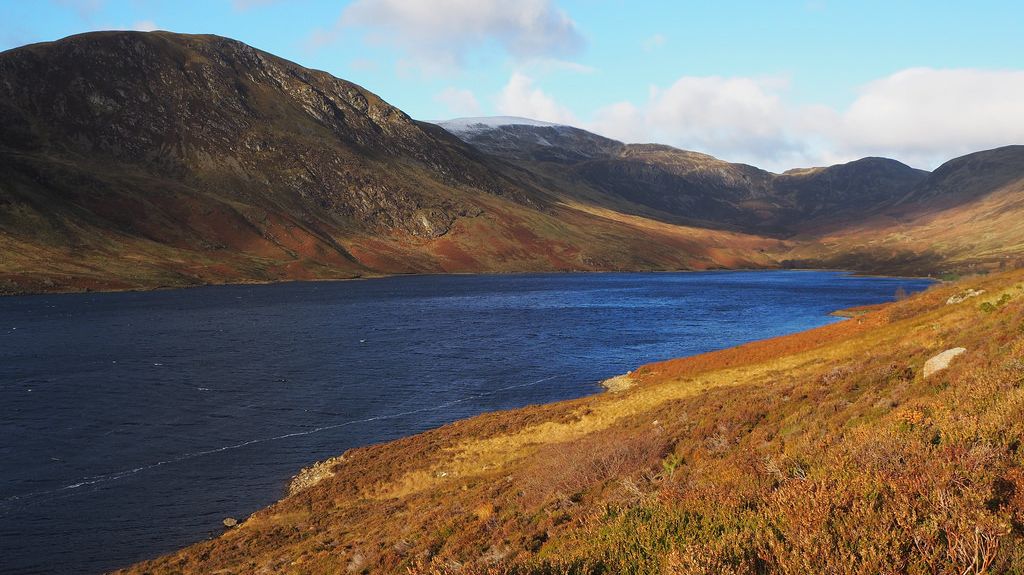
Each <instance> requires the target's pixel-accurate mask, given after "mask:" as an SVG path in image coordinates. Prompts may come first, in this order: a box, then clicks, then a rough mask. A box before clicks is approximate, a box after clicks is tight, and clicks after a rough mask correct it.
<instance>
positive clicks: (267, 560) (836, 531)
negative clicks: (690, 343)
mask: <svg viewBox="0 0 1024 575" xmlns="http://www.w3.org/2000/svg"><path fill="white" fill-rule="evenodd" d="M1022 285H1024V273H1021V272H1015V273H1010V274H1003V275H997V276H991V277H979V278H972V279H971V280H970V281H965V282H960V283H959V284H954V285H943V286H937V287H935V288H933V289H932V290H929V292H926V293H924V294H920V295H916V296H913V297H910V298H907V299H906V300H903V301H901V302H898V303H896V304H893V305H890V306H887V307H883V308H881V309H878V310H875V311H869V312H867V313H865V314H864V315H860V316H858V317H856V318H854V319H850V320H847V321H845V322H841V323H839V324H835V325H831V326H828V327H825V328H821V329H818V330H812V331H810V332H805V333H801V334H794V335H792V336H787V337H782V338H777V339H773V340H767V341H763V342H755V343H752V344H748V345H745V346H740V347H738V348H733V349H730V350H723V351H721V352H715V353H711V354H705V355H702V356H697V357H694V358H688V359H682V360H673V361H669V362H662V363H658V364H652V365H648V366H643V367H642V368H640V369H638V370H636V371H635V372H634V375H635V376H636V378H637V381H638V383H637V385H636V386H635V387H633V388H631V389H629V390H626V391H623V392H620V393H614V394H611V393H605V394H600V395H597V396H593V397H589V398H583V399H580V400H575V401H570V402H565V403H561V404H553V405H548V406H538V407H532V408H527V409H523V410H516V411H511V412H505V413H495V414H487V415H484V416H481V417H478V418H474V419H471V420H467V421H463V422H459V423H456V424H452V425H449V426H445V427H443V428H440V429H438V430H435V431H432V432H428V433H424V434H421V435H419V436H415V437H411V438H406V439H402V440H399V441H396V442H393V443H389V444H385V445H380V446H372V447H366V448H360V449H355V450H351V451H349V452H348V453H347V454H346V463H345V465H342V466H340V467H338V468H336V469H335V473H334V475H333V476H332V477H330V478H328V479H326V480H324V481H322V482H321V483H319V484H317V485H315V486H313V487H311V488H309V489H307V490H304V491H302V492H300V493H297V494H295V495H294V496H291V497H289V498H286V499H284V500H283V501H281V502H280V503H278V504H277V505H275V506H273V507H271V508H268V509H267V510H264V511H261V512H259V513H257V514H256V515H254V517H253V518H251V519H249V520H248V521H246V522H244V523H243V524H242V526H241V527H240V528H237V529H234V530H232V531H230V532H228V533H226V534H225V535H224V536H223V537H222V538H220V539H218V540H214V541H211V542H206V543H201V544H198V545H196V546H193V547H191V548H188V549H186V550H183V551H182V552H180V553H178V554H174V555H170V556H167V557H164V558H161V559H158V560H156V561H153V562H150V563H145V564H141V565H139V566H137V567H135V568H133V570H132V571H133V572H155V573H165V572H186V573H206V572H215V571H217V570H222V569H223V570H227V572H237V573H241V572H260V571H261V570H262V571H268V572H295V573H335V572H339V571H351V572H383V573H455V572H460V573H538V574H540V573H637V574H640V573H687V574H689V573H708V574H711V573H715V574H718V573H751V574H753V573H793V574H796V573H808V572H814V573H836V574H854V573H857V574H861V573H863V574H868V573H914V574H916V573H921V574H925V573H927V574H935V573H975V574H980V573H1021V572H1024V461H1022V457H1021V453H1022V452H1021V451H1020V442H1021V438H1022V437H1024V290H1022V289H1021V286H1022ZM967 287H973V288H982V289H985V290H986V297H985V298H976V299H975V300H969V301H967V302H964V303H961V304H957V305H946V304H945V300H946V299H947V298H948V297H949V296H950V295H951V294H953V293H957V292H959V291H962V290H963V289H965V288H967ZM1004 295H1009V298H1006V297H1004ZM982 299H984V300H985V301H988V300H991V301H992V302H993V304H996V303H998V302H999V301H1002V302H1003V303H1002V304H1000V305H998V307H996V308H995V309H994V310H993V311H991V312H989V313H986V312H984V311H982V310H981V309H980V308H979V304H980V303H982V302H981V301H980V300H982ZM953 346H963V347H965V348H967V349H968V353H966V354H964V355H963V356H961V357H960V358H958V359H957V360H956V361H955V362H954V363H953V364H952V365H951V367H950V368H949V369H947V370H945V371H943V372H940V373H939V374H937V375H935V376H933V377H931V378H929V379H928V380H924V379H923V378H922V377H921V375H920V369H921V366H922V365H923V363H924V361H925V360H926V359H927V358H928V357H930V356H931V355H934V354H935V353H936V352H938V351H941V350H943V349H947V348H949V347H953Z"/></svg>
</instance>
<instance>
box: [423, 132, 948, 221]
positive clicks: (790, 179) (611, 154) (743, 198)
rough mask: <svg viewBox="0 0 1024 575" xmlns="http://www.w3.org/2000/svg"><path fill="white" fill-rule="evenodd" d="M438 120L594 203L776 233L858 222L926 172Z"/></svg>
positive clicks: (883, 162) (875, 162)
mask: <svg viewBox="0 0 1024 575" xmlns="http://www.w3.org/2000/svg"><path fill="white" fill-rule="evenodd" d="M440 125H441V126H442V127H444V128H445V129H447V130H449V131H451V132H452V133H453V134H455V135H457V136H459V137H460V138H462V139H463V140H465V141H466V142H467V143H469V144H471V145H473V146H474V147H476V148H478V149H480V150H481V151H483V152H485V153H487V154H490V155H494V156H498V157H501V158H504V159H506V160H509V161H511V162H514V163H517V164H519V165H522V166H524V167H526V168H527V169H531V170H534V171H537V172H541V173H544V174H546V175H548V176H549V177H551V178H554V179H555V180H556V181H558V184H556V186H555V187H557V188H558V189H561V190H572V191H573V192H572V193H575V194H577V195H579V196H581V197H586V198H590V199H591V200H592V201H599V202H603V203H610V204H612V205H615V206H616V207H617V208H618V209H621V210H624V211H629V212H631V213H638V214H644V215H648V216H650V217H656V218H661V219H664V220H666V221H674V222H683V223H688V224H692V225H698V226H703V227H712V228H726V229H737V230H743V231H746V232H749V233H757V234H769V235H774V236H781V237H785V236H791V235H794V234H796V233H798V232H800V231H804V230H807V229H809V228H810V227H812V226H815V225H817V226H826V227H828V226H835V225H836V224H839V223H847V222H850V221H860V220H862V219H864V218H865V217H866V216H869V215H871V214H875V213H878V212H879V211H881V210H882V209H884V208H885V207H886V206H888V205H890V204H892V203H894V202H897V201H899V200H900V199H902V198H904V197H905V196H906V195H907V194H908V193H909V192H910V191H911V190H912V189H913V188H914V186H916V185H917V184H919V183H920V182H921V181H922V180H924V178H925V177H927V175H928V172H925V171H923V170H915V169H913V168H911V167H909V166H907V165H905V164H902V163H900V162H897V161H895V160H889V159H886V158H864V159H862V160H857V161H855V162H850V163H847V164H841V165H836V166H830V167H826V168H808V169H798V170H790V171H788V172H786V173H785V174H773V173H770V172H767V171H765V170H761V169H759V168H756V167H754V166H749V165H745V164H734V163H730V162H726V161H724V160H720V159H718V158H715V157H713V156H709V155H707V154H702V153H699V152H691V151H686V150H680V149H677V148H673V147H671V146H664V145H657V144H624V143H622V142H618V141H616V140H610V139H608V138H604V137H602V136H598V135H597V134H592V133H590V132H586V131H584V130H580V129H578V128H572V127H569V126H559V125H553V124H544V123H537V122H534V121H526V120H522V121H519V119H516V118H502V119H500V120H498V121H495V120H488V119H487V118H475V119H468V118H467V119H459V120H450V121H447V122H440ZM581 187H582V188H585V189H580V188H581ZM595 192H596V193H595Z"/></svg>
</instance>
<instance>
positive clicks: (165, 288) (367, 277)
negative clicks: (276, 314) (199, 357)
mask: <svg viewBox="0 0 1024 575" xmlns="http://www.w3.org/2000/svg"><path fill="white" fill-rule="evenodd" d="M770 271H785V272H837V273H844V274H848V275H850V276H853V277H865V278H886V279H918V280H931V281H934V282H935V283H949V280H944V279H941V278H939V277H936V276H919V275H905V274H880V273H872V272H861V271H857V270H851V269H843V268H783V267H763V268H715V269H702V270H699V269H679V270H663V269H651V270H569V271H566V270H531V271H482V272H430V273H379V274H378V273H368V274H362V275H355V276H351V277H337V278H313V279H279V280H243V281H231V282H223V283H220V282H211V283H197V284H192V285H181V286H168V285H159V286H153V287H135V288H110V289H91V288H85V289H55V290H39V291H17V292H7V291H0V298H9V297H24V296H45V295H80V294H112V293H148V292H164V291H175V290H191V289H197V288H207V287H221V286H224V287H228V286H263V285H276V284H291V283H325V282H349V281H366V280H378V279H387V278H397V277H432V276H505V275H507V276H522V275H572V274H678V273H737V272H770ZM0 279H2V278H0ZM837 311H842V310H837Z"/></svg>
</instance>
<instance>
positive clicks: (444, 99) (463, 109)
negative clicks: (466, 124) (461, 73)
mask: <svg viewBox="0 0 1024 575" xmlns="http://www.w3.org/2000/svg"><path fill="white" fill-rule="evenodd" d="M434 100H436V101H438V102H440V103H442V104H444V105H445V107H447V108H448V111H449V112H450V114H451V115H452V116H479V115H480V114H481V111H480V110H481V108H480V102H479V101H477V99H476V96H475V95H474V94H473V92H472V91H470V90H461V89H459V88H445V89H444V90H442V91H441V92H440V93H439V94H437V95H436V96H434Z"/></svg>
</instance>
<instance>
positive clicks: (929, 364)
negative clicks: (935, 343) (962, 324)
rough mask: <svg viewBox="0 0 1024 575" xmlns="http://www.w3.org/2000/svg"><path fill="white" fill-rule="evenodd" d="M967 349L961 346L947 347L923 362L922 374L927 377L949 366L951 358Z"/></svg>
mask: <svg viewBox="0 0 1024 575" xmlns="http://www.w3.org/2000/svg"><path fill="white" fill-rule="evenodd" d="M965 351H967V350H966V349H964V348H962V347H954V348H953V349H947V350H946V351H944V352H942V353H940V354H938V355H936V356H935V357H933V358H931V359H929V360H928V361H926V362H924V376H925V377H928V376H930V375H932V374H933V373H935V372H938V371H942V370H944V369H946V368H947V367H949V362H951V361H953V358H954V357H956V356H958V355H960V354H961V353H963V352H965Z"/></svg>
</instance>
